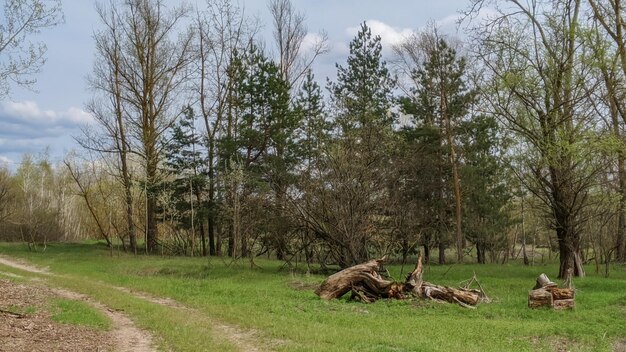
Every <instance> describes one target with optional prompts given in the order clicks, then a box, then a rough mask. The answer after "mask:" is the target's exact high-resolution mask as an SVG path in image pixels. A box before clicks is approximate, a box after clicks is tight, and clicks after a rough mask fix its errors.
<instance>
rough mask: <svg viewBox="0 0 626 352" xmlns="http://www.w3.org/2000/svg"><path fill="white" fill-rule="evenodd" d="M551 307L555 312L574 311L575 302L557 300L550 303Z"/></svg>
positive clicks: (572, 300) (571, 300)
mask: <svg viewBox="0 0 626 352" xmlns="http://www.w3.org/2000/svg"><path fill="white" fill-rule="evenodd" d="M552 307H553V308H554V309H556V310H565V309H574V308H576V301H574V299H573V298H571V299H558V300H556V301H554V302H552Z"/></svg>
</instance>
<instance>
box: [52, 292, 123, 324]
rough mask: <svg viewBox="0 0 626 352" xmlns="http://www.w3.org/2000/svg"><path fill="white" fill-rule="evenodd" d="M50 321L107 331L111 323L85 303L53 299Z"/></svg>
mask: <svg viewBox="0 0 626 352" xmlns="http://www.w3.org/2000/svg"><path fill="white" fill-rule="evenodd" d="M50 307H51V312H52V320H54V321H56V322H58V323H62V324H72V325H83V326H88V327H92V328H96V329H100V330H109V329H110V328H111V321H110V320H109V318H107V317H106V316H105V315H104V314H102V313H101V312H99V311H98V310H96V309H95V308H93V307H91V306H89V305H88V304H87V303H85V302H81V301H76V300H71V299H65V298H55V299H53V300H51V302H50Z"/></svg>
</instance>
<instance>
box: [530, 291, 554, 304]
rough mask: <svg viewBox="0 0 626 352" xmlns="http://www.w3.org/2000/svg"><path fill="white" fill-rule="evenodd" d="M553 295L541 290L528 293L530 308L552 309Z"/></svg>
mask: <svg viewBox="0 0 626 352" xmlns="http://www.w3.org/2000/svg"><path fill="white" fill-rule="evenodd" d="M552 302H553V299H552V293H550V291H548V290H546V289H543V288H539V289H536V290H531V291H528V308H540V307H552Z"/></svg>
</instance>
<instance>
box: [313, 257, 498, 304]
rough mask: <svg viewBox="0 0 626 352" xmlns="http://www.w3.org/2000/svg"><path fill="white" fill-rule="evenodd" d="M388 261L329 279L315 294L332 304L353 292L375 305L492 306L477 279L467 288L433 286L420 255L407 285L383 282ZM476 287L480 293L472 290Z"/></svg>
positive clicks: (369, 262)
mask: <svg viewBox="0 0 626 352" xmlns="http://www.w3.org/2000/svg"><path fill="white" fill-rule="evenodd" d="M385 260H386V257H383V258H381V259H375V260H370V261H368V262H366V263H363V264H358V265H354V266H351V267H349V268H346V269H344V270H342V271H339V272H337V273H335V274H333V275H331V276H329V277H328V278H327V279H326V280H325V281H324V282H323V283H322V284H321V285H320V286H319V287H318V288H317V290H316V291H315V293H316V294H317V295H318V296H319V297H320V298H322V299H326V300H330V299H335V298H339V297H342V296H343V295H345V294H346V293H348V292H351V298H352V299H355V300H358V301H362V302H366V303H371V302H374V301H376V300H378V299H381V298H383V299H385V298H386V299H408V298H413V297H418V298H423V299H430V300H434V301H437V302H449V303H457V304H459V305H461V306H463V307H466V308H474V306H476V305H477V304H478V303H479V302H488V301H489V298H488V297H487V295H486V294H485V291H484V290H483V288H482V286H481V285H480V282H478V279H477V278H476V275H474V277H472V279H470V280H468V281H467V283H466V285H465V286H464V287H460V288H454V287H449V286H441V285H436V284H432V283H430V282H427V281H424V280H423V277H422V276H423V269H424V267H423V264H422V256H421V254H420V255H419V257H418V259H417V264H416V266H415V269H414V270H413V271H412V272H411V273H410V274H409V275H408V277H407V278H406V280H405V281H404V282H397V281H391V280H387V279H385V278H383V277H382V276H381V275H380V274H379V272H380V271H381V270H382V265H383V264H384V262H385ZM473 283H476V285H477V286H478V289H472V288H470V286H471V285H472V284H473Z"/></svg>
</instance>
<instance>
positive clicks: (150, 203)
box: [146, 194, 159, 254]
mask: <svg viewBox="0 0 626 352" xmlns="http://www.w3.org/2000/svg"><path fill="white" fill-rule="evenodd" d="M146 222H147V223H146V226H147V232H146V248H147V250H148V253H150V254H153V253H157V250H158V246H159V244H158V241H157V236H158V233H157V227H156V197H155V195H154V194H150V195H148V199H147V204H146Z"/></svg>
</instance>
